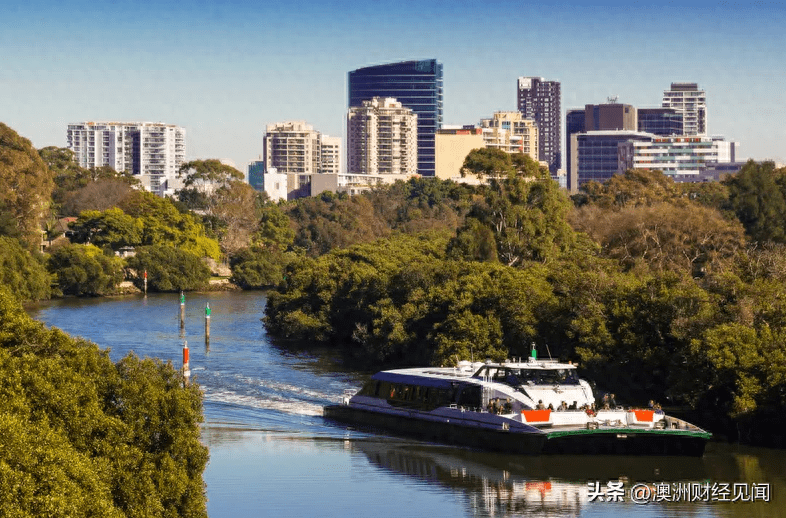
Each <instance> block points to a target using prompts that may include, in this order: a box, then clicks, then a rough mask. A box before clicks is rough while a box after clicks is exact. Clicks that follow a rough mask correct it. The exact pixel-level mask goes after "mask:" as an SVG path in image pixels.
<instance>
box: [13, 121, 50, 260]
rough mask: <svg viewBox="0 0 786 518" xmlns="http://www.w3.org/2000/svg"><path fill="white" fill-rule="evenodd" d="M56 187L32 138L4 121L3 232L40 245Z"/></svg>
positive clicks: (27, 243) (32, 246) (26, 243)
mask: <svg viewBox="0 0 786 518" xmlns="http://www.w3.org/2000/svg"><path fill="white" fill-rule="evenodd" d="M53 186H54V184H53V182H52V174H51V172H50V171H49V168H48V167H47V166H46V164H45V163H44V161H43V160H41V157H40V156H39V154H38V151H36V149H35V148H34V147H33V145H32V144H31V143H30V141H29V140H28V139H26V138H23V137H20V136H19V135H18V134H17V133H16V132H15V131H14V130H12V129H11V128H9V127H8V126H6V125H5V124H3V123H1V122H0V213H2V215H3V216H2V218H0V231H2V232H5V234H6V235H12V236H14V235H16V236H18V237H19V238H20V239H21V241H22V243H23V244H24V246H25V248H27V249H29V250H34V249H36V248H38V246H39V245H40V243H41V222H42V221H43V219H44V218H45V216H46V213H47V211H48V208H49V204H50V201H51V196H52V188H53Z"/></svg>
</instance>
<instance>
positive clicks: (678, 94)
mask: <svg viewBox="0 0 786 518" xmlns="http://www.w3.org/2000/svg"><path fill="white" fill-rule="evenodd" d="M663 107H664V108H673V109H674V110H676V111H677V112H678V113H680V114H682V124H683V130H682V134H683V135H686V136H693V135H695V136H700V137H701V136H704V137H706V136H707V93H706V92H705V91H704V90H699V86H698V84H696V83H671V90H666V91H664V92H663Z"/></svg>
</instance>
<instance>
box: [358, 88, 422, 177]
mask: <svg viewBox="0 0 786 518" xmlns="http://www.w3.org/2000/svg"><path fill="white" fill-rule="evenodd" d="M417 122H418V116H417V115H416V114H414V113H413V110H411V109H409V108H406V107H404V106H402V103H400V102H398V101H396V99H393V98H379V97H374V98H372V99H371V100H367V101H363V102H362V105H361V106H353V107H351V108H350V109H349V114H348V115H347V167H348V172H349V173H350V174H352V173H359V174H406V175H411V174H416V173H417V171H418V125H417Z"/></svg>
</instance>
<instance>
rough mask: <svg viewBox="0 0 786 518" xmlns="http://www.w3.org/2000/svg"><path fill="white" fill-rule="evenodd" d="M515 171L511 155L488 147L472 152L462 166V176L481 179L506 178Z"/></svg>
mask: <svg viewBox="0 0 786 518" xmlns="http://www.w3.org/2000/svg"><path fill="white" fill-rule="evenodd" d="M515 171H516V169H515V167H514V165H513V158H512V157H511V155H510V153H506V152H505V151H502V150H501V149H496V148H486V147H484V148H479V149H473V150H472V151H470V152H469V153H468V154H467V156H466V158H464V164H463V165H462V166H461V174H462V175H468V174H471V175H475V176H478V177H481V178H486V177H497V178H505V177H507V176H509V175H511V174H513V173H515Z"/></svg>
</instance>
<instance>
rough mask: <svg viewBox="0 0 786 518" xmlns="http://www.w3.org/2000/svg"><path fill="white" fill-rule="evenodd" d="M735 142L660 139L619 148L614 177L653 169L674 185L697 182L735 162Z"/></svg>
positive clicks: (695, 138)
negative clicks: (717, 167) (721, 165)
mask: <svg viewBox="0 0 786 518" xmlns="http://www.w3.org/2000/svg"><path fill="white" fill-rule="evenodd" d="M737 145H738V144H737V143H736V142H727V141H725V140H724V139H723V138H722V137H712V138H709V137H695V136H691V137H687V136H675V137H661V136H656V135H653V136H652V140H650V141H628V142H625V143H624V144H620V145H619V150H618V153H619V154H618V158H619V160H618V164H619V165H618V173H620V174H621V173H624V172H625V171H627V170H628V169H657V170H660V171H663V173H664V174H667V175H669V176H672V177H673V178H674V179H675V180H677V181H691V178H699V176H700V174H701V173H702V172H704V171H705V170H706V169H708V168H711V167H714V166H715V165H717V164H719V163H729V162H734V161H735V155H736V150H737Z"/></svg>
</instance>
